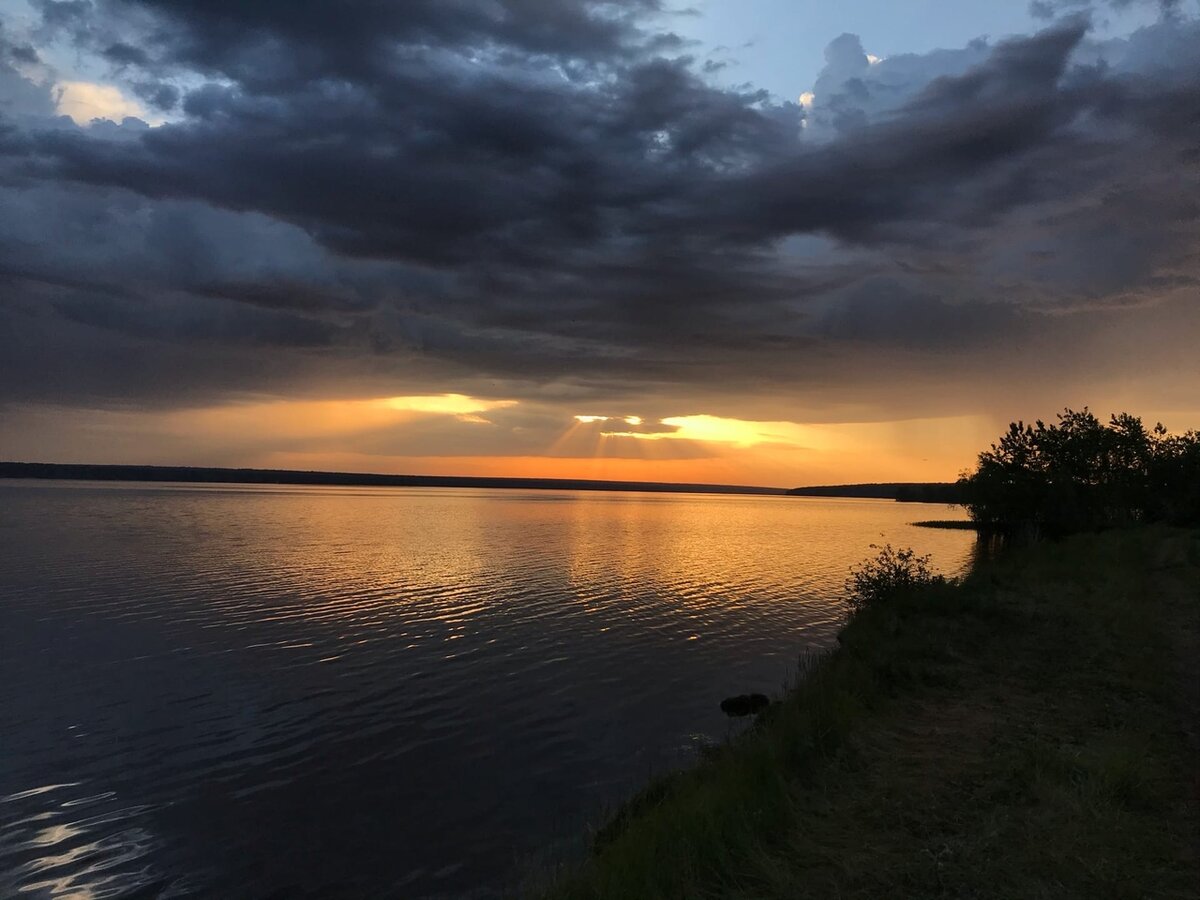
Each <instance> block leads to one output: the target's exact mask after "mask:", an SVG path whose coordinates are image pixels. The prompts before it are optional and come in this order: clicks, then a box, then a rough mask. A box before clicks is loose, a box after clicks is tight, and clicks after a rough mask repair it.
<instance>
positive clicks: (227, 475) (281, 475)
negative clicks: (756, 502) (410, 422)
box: [0, 462, 787, 497]
mask: <svg viewBox="0 0 1200 900" xmlns="http://www.w3.org/2000/svg"><path fill="white" fill-rule="evenodd" d="M0 478H39V479H55V480H69V481H140V482H160V483H161V482H190V483H194V484H290V485H314V486H315V485H322V486H334V487H448V488H509V489H524V490H571V491H639V492H644V493H670V494H758V495H771V496H780V497H782V496H786V495H787V490H786V489H785V488H772V487H756V486H753V485H738V484H674V483H669V482H655V481H600V480H591V479H575V478H501V477H482V476H480V477H476V476H465V475H383V474H372V473H364V472H317V471H295V470H291V469H226V468H219V467H215V466H123V465H87V464H79V463H27V462H0Z"/></svg>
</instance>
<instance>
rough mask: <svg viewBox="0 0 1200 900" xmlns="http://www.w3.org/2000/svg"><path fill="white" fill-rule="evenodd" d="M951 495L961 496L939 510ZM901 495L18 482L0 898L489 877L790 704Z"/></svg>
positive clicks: (897, 531) (940, 537) (4, 711)
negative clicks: (760, 695)
mask: <svg viewBox="0 0 1200 900" xmlns="http://www.w3.org/2000/svg"><path fill="white" fill-rule="evenodd" d="M931 514H932V515H931ZM956 515H957V514H956V513H955V512H954V511H952V510H946V509H944V508H941V507H939V508H936V509H934V508H933V507H929V506H925V505H916V504H898V503H892V502H887V501H873V500H835V499H823V498H793V497H769V496H768V497H756V496H745V497H743V496H718V495H695V494H686V495H670V494H623V493H594V492H566V491H563V492H557V491H516V490H454V489H395V488H313V487H291V486H288V487H273V486H230V487H225V486H212V485H206V486H200V485H192V486H189V485H131V484H83V483H69V482H62V483H56V482H19V481H11V482H0V685H2V689H0V734H2V735H3V742H2V744H0V896H5V897H7V896H9V895H12V894H17V893H19V892H20V893H21V896H28V897H34V898H36V897H71V898H102V897H132V896H137V897H158V896H161V897H177V896H219V897H227V898H240V897H247V898H250V897H256V898H257V897H291V896H312V897H340V896H345V897H372V898H382V897H477V896H478V897H488V896H494V895H495V894H496V892H497V891H498V890H499V889H500V888H502V887H503V886H504V885H505V884H508V883H511V880H512V879H513V878H514V877H517V876H518V875H519V873H520V871H521V869H522V867H523V866H527V865H529V860H530V859H531V858H533V857H535V856H536V855H537V854H539V853H545V852H547V848H549V851H550V852H552V853H553V852H559V851H562V852H569V851H570V848H572V847H573V846H575V845H576V844H577V843H578V840H579V836H580V834H581V833H582V828H583V825H584V824H585V823H586V822H588V821H590V820H593V819H594V818H595V816H596V815H597V814H598V811H599V810H601V809H602V808H603V807H604V806H605V805H606V804H612V803H615V802H617V801H619V800H620V799H621V798H622V797H623V796H625V795H626V794H627V793H628V792H630V791H631V790H632V789H634V788H636V787H637V786H638V785H639V784H640V783H642V782H643V781H644V780H645V779H646V778H647V777H648V776H649V775H650V774H652V773H654V772H659V771H663V770H664V769H667V768H669V767H672V766H677V765H681V764H686V763H687V762H688V761H689V760H690V759H691V758H692V757H693V754H694V753H695V748H696V746H697V742H698V741H700V740H704V739H719V738H721V737H723V736H724V735H725V734H726V733H727V729H728V728H729V725H728V721H727V720H726V719H725V718H724V717H723V716H722V714H721V713H720V711H719V709H718V703H719V701H720V700H721V699H722V698H723V697H725V696H727V695H729V694H732V693H741V692H745V691H762V692H764V693H778V691H779V688H780V685H781V684H782V683H783V682H784V680H785V679H786V678H787V677H788V674H789V672H790V671H792V670H793V669H794V668H795V662H796V659H797V657H798V655H799V654H800V653H801V652H803V651H805V650H807V649H812V648H819V647H823V646H826V645H827V644H828V643H829V642H830V641H831V639H832V638H833V636H834V635H835V633H836V631H837V628H838V627H839V624H840V622H841V621H842V619H843V617H844V609H843V606H842V604H841V602H840V600H839V599H838V597H839V595H840V593H841V590H842V583H843V581H844V579H845V576H846V570H847V567H848V566H850V565H851V564H852V563H855V562H858V561H860V560H861V559H863V558H864V557H865V556H867V555H868V554H869V553H870V550H869V545H870V544H871V543H879V542H883V541H891V542H892V543H893V544H902V545H910V546H913V547H915V548H917V549H918V550H920V551H921V552H929V553H932V554H933V556H934V562H935V564H936V565H937V566H938V567H939V568H940V569H941V570H942V571H944V572H947V573H950V574H954V573H957V572H960V571H961V570H962V569H963V568H964V567H965V566H966V565H967V564H968V561H969V557H970V554H971V552H972V548H973V546H974V538H973V535H972V534H970V533H968V532H959V531H935V530H927V529H918V528H914V527H912V526H910V525H908V524H907V523H908V522H911V521H913V520H915V519H921V518H930V517H936V518H951V517H955V516H956Z"/></svg>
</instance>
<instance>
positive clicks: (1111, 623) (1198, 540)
mask: <svg viewBox="0 0 1200 900" xmlns="http://www.w3.org/2000/svg"><path fill="white" fill-rule="evenodd" d="M1198 636H1200V533H1197V532H1185V531H1171V530H1167V529H1142V530H1137V531H1126V532H1109V533H1105V534H1100V535H1086V536H1080V537H1076V538H1072V539H1070V540H1068V541H1065V542H1062V543H1058V544H1046V545H1040V546H1035V547H1031V548H1027V549H1024V550H1021V551H1018V552H1014V553H1010V554H1008V555H1006V556H1005V557H1004V558H1002V559H1000V560H998V561H995V562H993V563H990V564H988V565H987V566H985V567H984V568H982V569H980V570H979V571H977V572H976V573H975V574H974V575H973V576H972V577H971V578H970V579H968V580H967V582H966V583H964V584H962V585H934V586H932V587H929V588H926V589H922V590H921V591H919V592H916V593H913V594H910V595H907V596H903V597H899V598H896V599H894V600H893V601H891V602H889V603H886V604H881V605H879V606H877V607H874V608H869V609H867V610H865V611H863V612H861V613H859V614H858V615H856V616H855V618H854V620H853V621H852V622H851V623H850V624H849V626H848V627H847V628H846V629H845V630H844V631H843V633H842V635H841V637H840V638H839V641H840V647H839V648H838V649H837V650H836V651H835V652H833V653H831V654H828V655H826V656H823V657H817V658H812V659H809V660H806V661H805V663H804V665H803V669H804V672H803V675H802V677H801V679H800V680H799V683H798V684H797V686H796V687H795V688H794V689H793V690H792V691H791V692H790V693H789V695H788V696H787V697H786V698H785V699H784V700H783V701H782V702H780V703H778V704H774V705H773V706H772V707H771V709H770V711H769V713H768V714H766V715H765V716H764V717H763V718H762V719H760V723H759V726H758V727H757V728H755V729H753V730H752V731H751V732H749V733H747V734H746V735H743V736H742V737H741V738H739V739H737V740H735V741H734V742H732V743H731V744H728V745H725V746H723V747H720V748H717V749H716V750H714V751H713V753H712V755H711V758H709V759H708V760H707V761H706V762H704V763H702V764H701V765H700V766H698V767H696V768H695V769H692V770H690V771H686V772H682V773H677V774H674V775H671V776H669V777H666V778H663V779H659V780H657V781H656V782H654V783H653V784H652V785H650V786H649V787H648V788H647V789H646V790H645V791H643V792H642V793H641V794H640V795H638V796H637V797H635V798H634V799H633V800H631V801H630V802H629V803H628V804H626V806H625V807H624V808H623V809H622V810H621V812H619V813H618V815H617V816H615V817H614V818H613V819H612V820H611V821H610V822H609V823H607V824H606V825H605V826H604V827H603V828H600V829H599V830H597V832H596V833H595V834H594V836H593V837H594V840H593V852H592V854H591V855H590V857H589V858H588V859H587V860H586V861H585V862H583V863H582V864H581V865H580V866H578V867H576V868H572V869H569V870H566V871H562V872H558V873H555V874H554V875H553V876H550V877H549V882H548V883H545V884H541V885H537V886H531V887H530V888H529V891H528V893H529V895H530V896H535V897H544V898H548V900H558V898H561V900H574V898H589V900H591V898H620V900H631V898H639V900H641V898H644V900H653V898H708V897H711V898H718V897H720V898H747V900H748V898H785V897H786V898H795V897H830V898H851V897H855V898H885V897H886V898H930V897H955V898H966V897H970V898H1012V897H1022V898H1026V897H1027V898H1041V897H1046V898H1049V897H1055V898H1058V897H1079V898H1091V897H1106V898H1171V897H1178V898H1184V897H1187V898H1192V897H1195V896H1196V888H1197V885H1198V884H1200V866H1198V860H1197V851H1196V846H1197V842H1196V837H1197V835H1198V834H1200V831H1198V824H1200V823H1198V817H1197V787H1198V785H1200V781H1198V780H1197V769H1196V759H1197V755H1196V751H1197V749H1198V747H1197V743H1196V741H1197V730H1196V728H1197V704H1198V702H1200V697H1197V695H1196V689H1195V684H1196V674H1197V673H1196V671H1195V665H1196V663H1195V660H1196V659H1197V658H1198V656H1197V650H1200V643H1198V640H1197V638H1198Z"/></svg>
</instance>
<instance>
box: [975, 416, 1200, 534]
mask: <svg viewBox="0 0 1200 900" xmlns="http://www.w3.org/2000/svg"><path fill="white" fill-rule="evenodd" d="M959 487H960V489H961V491H962V500H961V501H960V502H962V504H963V505H964V506H965V507H966V508H967V511H968V513H969V514H970V516H971V518H972V520H974V521H975V522H976V523H977V524H978V525H980V526H981V527H983V528H984V529H986V530H990V531H996V532H1002V533H1008V534H1018V533H1020V534H1031V535H1047V536H1058V535H1064V534H1070V533H1073V532H1078V531H1093V530H1097V529H1101V528H1110V527H1117V526H1123V525H1133V524H1139V523H1151V522H1162V523H1166V524H1170V525H1184V526H1197V525H1200V432H1197V431H1194V430H1193V431H1187V432H1184V433H1183V434H1171V433H1169V432H1168V431H1167V430H1166V428H1164V427H1163V425H1162V424H1161V423H1159V424H1157V425H1155V426H1154V427H1153V428H1147V427H1146V426H1145V425H1144V424H1143V422H1142V420H1141V419H1140V418H1139V417H1137V416H1134V415H1131V414H1129V413H1120V414H1115V415H1113V416H1111V417H1110V419H1109V421H1108V422H1107V423H1104V422H1101V421H1100V420H1099V419H1097V418H1096V416H1095V415H1093V414H1092V413H1091V412H1090V411H1089V410H1088V408H1087V407H1084V408H1083V410H1081V411H1075V410H1072V409H1069V408H1068V409H1066V410H1065V411H1064V412H1062V413H1060V414H1059V415H1058V422H1057V423H1052V424H1049V425H1047V424H1046V423H1045V422H1042V421H1041V420H1038V421H1036V422H1035V423H1033V424H1032V425H1029V424H1026V423H1024V422H1022V421H1018V422H1013V423H1012V424H1010V425H1009V428H1008V431H1007V433H1005V434H1004V435H1003V436H1002V437H1001V438H1000V440H999V441H998V442H997V443H994V444H992V446H991V447H990V448H989V449H988V450H985V451H983V452H982V453H980V454H979V460H978V465H977V467H976V469H975V471H974V472H973V473H970V474H965V475H964V476H963V478H961V479H960V481H959Z"/></svg>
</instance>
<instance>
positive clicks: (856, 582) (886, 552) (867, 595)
mask: <svg viewBox="0 0 1200 900" xmlns="http://www.w3.org/2000/svg"><path fill="white" fill-rule="evenodd" d="M871 547H872V549H875V550H878V551H879V552H878V553H877V554H876V555H875V558H874V559H868V560H867V561H866V562H864V563H862V564H860V565H858V566H854V567H853V568H851V569H850V577H849V578H847V579H846V600H847V602H848V603H849V604H850V608H851V610H853V611H854V612H857V611H858V610H860V609H864V608H866V607H868V606H874V605H876V604H879V603H884V602H887V601H888V600H890V599H892V598H893V597H895V596H896V595H897V594H902V593H906V592H909V591H912V590H914V589H916V588H920V587H926V586H928V585H931V584H942V583H944V582H945V580H946V579H945V578H944V577H943V576H942V575H939V574H937V573H936V572H934V571H933V569H932V568H930V565H929V556H928V555H925V556H917V551H915V550H913V549H912V548H903V549H900V550H897V549H894V548H893V547H892V545H891V544H885V545H884V546H883V547H880V546H878V545H877V544H872V545H871Z"/></svg>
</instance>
